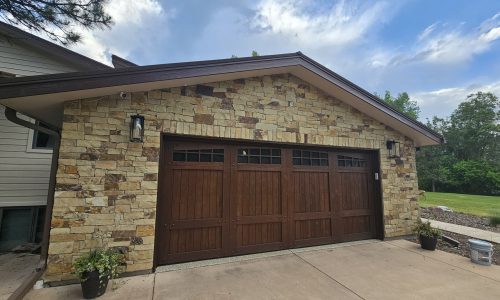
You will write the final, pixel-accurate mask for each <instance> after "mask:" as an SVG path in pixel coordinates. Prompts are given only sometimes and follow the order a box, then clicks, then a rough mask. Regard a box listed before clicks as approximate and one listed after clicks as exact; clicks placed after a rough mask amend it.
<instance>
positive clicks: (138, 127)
mask: <svg viewBox="0 0 500 300" xmlns="http://www.w3.org/2000/svg"><path fill="white" fill-rule="evenodd" d="M130 118H131V120H130V141H131V142H142V141H143V139H144V117H143V116H141V115H134V116H131V117H130Z"/></svg>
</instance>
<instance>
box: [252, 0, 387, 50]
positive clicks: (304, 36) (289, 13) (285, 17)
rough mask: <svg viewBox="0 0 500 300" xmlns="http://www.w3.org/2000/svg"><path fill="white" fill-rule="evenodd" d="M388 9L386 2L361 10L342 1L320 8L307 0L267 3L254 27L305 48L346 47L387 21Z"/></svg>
mask: <svg viewBox="0 0 500 300" xmlns="http://www.w3.org/2000/svg"><path fill="white" fill-rule="evenodd" d="M312 7H314V8H315V9H316V10H313V9H312ZM388 8H389V5H388V3H386V2H376V3H374V4H373V5H371V6H365V7H361V6H360V5H357V4H356V3H354V2H348V3H346V2H345V1H340V2H338V3H336V4H335V5H333V6H330V7H321V8H318V7H317V6H314V3H312V1H306V0H285V1H278V0H264V1H262V2H260V3H259V4H258V5H257V9H256V15H255V17H254V19H253V20H252V25H253V27H254V28H256V29H259V30H260V31H262V32H264V33H267V34H271V35H278V36H283V37H286V38H287V39H289V40H290V41H292V42H295V43H296V44H297V45H299V46H301V47H308V48H318V47H322V46H339V45H340V46H342V45H347V44H351V43H353V42H356V41H359V40H361V39H363V38H364V37H365V35H366V34H367V32H368V31H370V30H372V29H373V27H374V26H375V25H377V24H379V23H382V22H384V18H383V17H382V16H387V12H386V10H387V9H388Z"/></svg>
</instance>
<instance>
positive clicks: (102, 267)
mask: <svg viewBox="0 0 500 300" xmlns="http://www.w3.org/2000/svg"><path fill="white" fill-rule="evenodd" d="M122 261H123V255H122V254H120V253H117V252H116V251H113V250H111V249H107V250H104V249H95V250H91V251H90V252H89V253H87V254H84V255H83V256H81V257H79V258H77V259H76V260H75V262H74V264H73V266H74V267H75V275H76V276H77V277H78V278H79V279H80V283H81V285H82V293H83V297H84V298H85V299H92V298H97V297H99V296H101V295H102V294H104V292H106V288H107V286H108V281H109V279H112V278H116V277H117V276H118V274H119V272H118V266H119V265H120V264H121V262H122Z"/></svg>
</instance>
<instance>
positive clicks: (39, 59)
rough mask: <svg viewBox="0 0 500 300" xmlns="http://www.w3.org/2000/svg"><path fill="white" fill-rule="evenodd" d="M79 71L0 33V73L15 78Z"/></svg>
mask: <svg viewBox="0 0 500 300" xmlns="http://www.w3.org/2000/svg"><path fill="white" fill-rule="evenodd" d="M80 70H81V69H80ZM80 70H79V69H78V67H76V66H73V65H72V64H71V63H69V62H64V61H61V59H60V58H57V57H55V56H52V55H49V54H47V53H44V52H42V51H40V50H37V49H35V48H32V47H30V46H27V45H24V44H22V42H20V41H18V40H15V39H12V38H10V37H9V36H7V35H4V34H2V33H0V71H3V72H8V73H12V74H16V75H17V76H33V75H42V74H52V73H64V72H76V71H80Z"/></svg>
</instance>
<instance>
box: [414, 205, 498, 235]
mask: <svg viewBox="0 0 500 300" xmlns="http://www.w3.org/2000/svg"><path fill="white" fill-rule="evenodd" d="M420 216H421V217H422V218H426V219H431V220H436V221H441V222H446V223H453V224H457V225H463V226H469V227H474V228H478V229H483V230H488V231H493V232H498V233H500V228H498V227H494V226H490V220H489V218H487V217H480V216H474V215H468V214H463V213H459V212H449V211H443V210H441V209H439V208H436V207H426V208H424V207H422V208H421V211H420Z"/></svg>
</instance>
